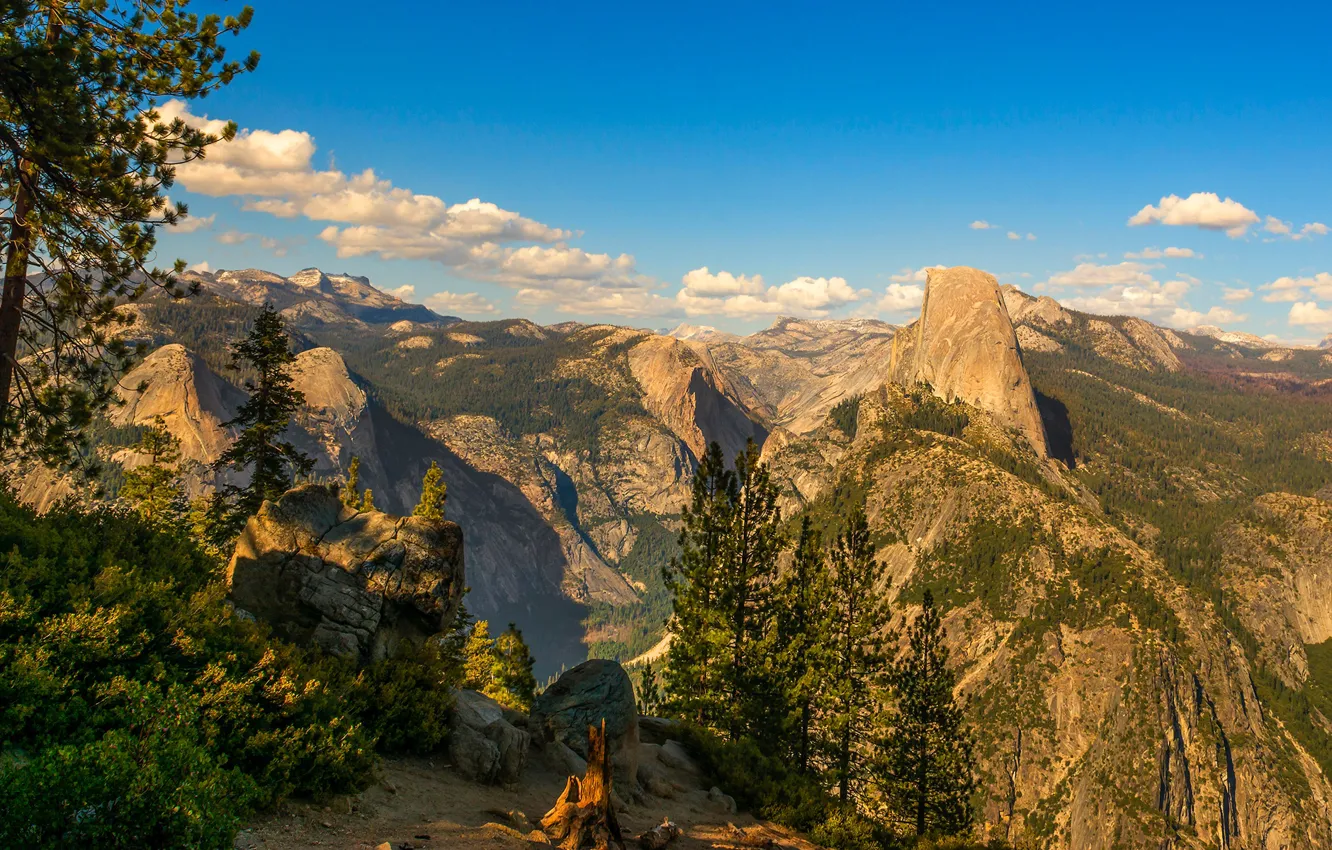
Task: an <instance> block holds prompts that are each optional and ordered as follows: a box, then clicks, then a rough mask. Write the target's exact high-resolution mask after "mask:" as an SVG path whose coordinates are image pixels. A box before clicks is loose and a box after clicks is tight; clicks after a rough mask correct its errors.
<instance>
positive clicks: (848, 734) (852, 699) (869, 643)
mask: <svg viewBox="0 0 1332 850" xmlns="http://www.w3.org/2000/svg"><path fill="white" fill-rule="evenodd" d="M882 583H883V566H882V565H881V564H880V563H879V562H878V560H877V559H876V558H875V547H874V544H873V543H872V542H871V541H870V536H869V524H868V522H867V521H866V519H865V512H864V511H863V510H860V509H857V510H855V511H854V512H852V514H851V515H850V516H849V517H848V518H847V522H846V528H845V530H844V531H843V532H842V533H841V534H839V535H838V536H837V542H836V544H835V545H834V547H833V550H832V605H831V606H830V609H831V612H832V628H831V640H830V642H829V649H830V653H831V664H830V667H829V670H830V672H831V675H832V677H833V678H832V682H831V686H830V688H829V692H828V709H827V710H828V719H827V729H828V733H829V737H830V739H831V740H830V741H829V743H830V746H831V749H832V756H833V764H832V778H833V781H834V784H835V785H836V786H837V793H838V797H839V798H840V799H841V801H842V802H844V803H845V802H848V801H849V800H850V799H851V792H852V790H853V788H854V787H855V786H856V785H858V784H859V783H860V781H861V779H862V777H863V776H864V774H865V767H866V761H867V759H866V749H867V748H866V746H865V744H866V742H867V741H868V740H869V734H870V731H871V727H872V722H873V718H874V715H875V706H876V703H877V701H878V700H879V698H880V694H881V679H882V670H883V668H884V666H885V664H886V658H885V656H884V651H883V636H882V630H883V628H884V626H885V625H886V624H887V622H888V604H887V598H886V595H885V593H884V588H883V587H881V586H880V585H881V584H882Z"/></svg>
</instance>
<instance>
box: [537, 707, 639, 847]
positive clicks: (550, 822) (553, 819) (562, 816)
mask: <svg viewBox="0 0 1332 850" xmlns="http://www.w3.org/2000/svg"><path fill="white" fill-rule="evenodd" d="M587 742H588V747H587V771H586V773H585V774H584V776H583V778H582V779H579V778H578V777H577V776H570V777H569V779H568V781H567V782H565V784H564V792H563V793H562V794H560V797H559V799H558V800H556V801H555V806H554V808H552V809H551V810H550V811H548V812H546V816H545V817H543V818H542V819H541V830H542V832H544V833H545V834H546V835H547V836H549V838H550V840H551V842H552V843H554V844H558V845H559V846H560V848H561V850H624V838H623V837H622V836H621V835H620V824H619V821H617V820H616V819H615V808H614V806H612V805H611V766H610V748H609V747H608V746H607V745H606V721H605V720H604V719H603V720H602V721H601V728H600V729H598V728H597V727H596V726H589V727H587Z"/></svg>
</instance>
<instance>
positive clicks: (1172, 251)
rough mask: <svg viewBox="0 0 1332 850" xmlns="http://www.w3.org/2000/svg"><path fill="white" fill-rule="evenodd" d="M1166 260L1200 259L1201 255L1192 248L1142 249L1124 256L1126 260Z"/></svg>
mask: <svg viewBox="0 0 1332 850" xmlns="http://www.w3.org/2000/svg"><path fill="white" fill-rule="evenodd" d="M1163 257H1164V258H1166V259H1185V258H1191V259H1199V260H1201V259H1202V254H1198V253H1196V252H1194V250H1193V249H1192V248H1166V249H1164V250H1162V249H1161V248H1143V249H1142V250H1141V251H1130V252H1128V253H1127V254H1125V255H1124V259H1126V260H1159V259H1161V258H1163Z"/></svg>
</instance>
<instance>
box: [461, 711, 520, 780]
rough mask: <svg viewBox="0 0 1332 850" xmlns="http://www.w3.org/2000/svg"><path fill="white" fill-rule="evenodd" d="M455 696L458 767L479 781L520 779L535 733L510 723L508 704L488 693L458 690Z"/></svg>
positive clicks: (469, 777)
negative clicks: (529, 745) (487, 694)
mask: <svg viewBox="0 0 1332 850" xmlns="http://www.w3.org/2000/svg"><path fill="white" fill-rule="evenodd" d="M455 700H456V702H455V703H454V710H453V718H452V723H451V728H450V732H449V759H450V761H452V762H453V768H454V770H456V771H458V773H459V774H461V775H462V776H465V777H466V778H468V779H471V780H473V781H476V782H485V783H490V784H498V785H513V784H514V783H516V782H518V780H520V779H521V778H522V776H523V767H524V766H525V765H526V764H527V748H528V744H529V743H530V742H531V740H532V738H531V735H529V734H528V733H527V732H526V730H523V729H520V728H518V727H517V726H515V725H514V724H513V723H510V722H509V717H508V716H507V715H506V712H505V710H504V708H503V707H502V706H501V705H500V704H499V703H497V702H495V701H494V700H493V699H491V698H490V697H488V696H486V695H485V694H480V693H477V692H476V691H467V690H463V691H457V692H456V693H455Z"/></svg>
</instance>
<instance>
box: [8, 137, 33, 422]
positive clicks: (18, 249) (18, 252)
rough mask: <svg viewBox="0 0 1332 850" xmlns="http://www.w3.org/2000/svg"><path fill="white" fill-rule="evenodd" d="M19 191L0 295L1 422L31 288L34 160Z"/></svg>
mask: <svg viewBox="0 0 1332 850" xmlns="http://www.w3.org/2000/svg"><path fill="white" fill-rule="evenodd" d="M18 171H19V180H18V191H17V192H15V194H14V221H13V223H12V224H11V225H10V227H9V244H8V245H7V246H6V249H5V288H4V294H3V295H2V296H0V425H3V424H4V423H5V420H6V419H7V418H8V414H9V400H10V396H11V395H12V394H13V387H14V370H15V368H16V367H17V366H18V342H19V333H20V331H21V330H22V326H23V299H24V297H25V296H26V295H27V288H28V258H29V256H30V255H31V254H32V225H31V224H30V223H29V222H28V215H29V214H30V213H31V212H32V191H31V190H30V189H29V186H28V184H29V181H31V180H32V179H33V178H34V177H35V175H36V169H34V168H33V166H32V163H30V162H26V161H25V162H23V163H22V164H21V165H20V166H19V169H18Z"/></svg>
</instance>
